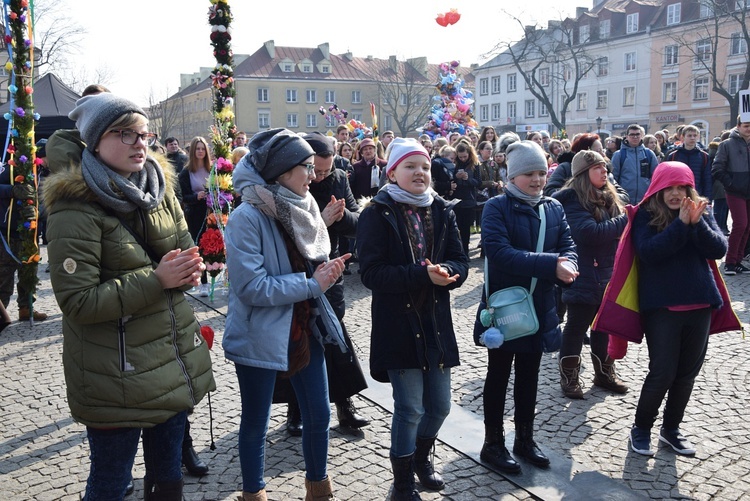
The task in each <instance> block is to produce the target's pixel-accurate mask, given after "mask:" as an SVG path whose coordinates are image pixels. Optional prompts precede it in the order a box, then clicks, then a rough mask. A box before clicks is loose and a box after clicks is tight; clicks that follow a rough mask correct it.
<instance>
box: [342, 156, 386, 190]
mask: <svg viewBox="0 0 750 501" xmlns="http://www.w3.org/2000/svg"><path fill="white" fill-rule="evenodd" d="M374 163H377V164H378V179H380V173H381V172H382V171H383V168H384V167H385V166H386V165H388V162H386V161H385V160H381V159H379V158H377V157H375V160H374V162H372V163H367V162H366V161H365V160H364V159H362V160H360V161H359V162H356V163H354V164H352V173H351V176H350V178H349V184H350V186H351V188H352V193H354V198H355V199H356V200H359V199H360V198H363V197H373V196H375V194H376V193H377V192H378V188H373V187H372V186H371V183H372V167H373V164H374Z"/></svg>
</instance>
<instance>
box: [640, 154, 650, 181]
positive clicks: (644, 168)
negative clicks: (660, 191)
mask: <svg viewBox="0 0 750 501" xmlns="http://www.w3.org/2000/svg"><path fill="white" fill-rule="evenodd" d="M641 177H645V178H648V179H650V178H651V162H649V161H648V158H644V159H643V160H641Z"/></svg>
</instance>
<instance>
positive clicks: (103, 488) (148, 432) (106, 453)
mask: <svg viewBox="0 0 750 501" xmlns="http://www.w3.org/2000/svg"><path fill="white" fill-rule="evenodd" d="M186 420H187V412H185V411H183V412H178V413H177V414H175V415H174V416H172V417H171V418H169V419H168V420H167V421H165V422H163V423H161V424H158V425H156V426H154V427H153V428H143V430H142V431H143V461H144V463H145V465H146V479H148V480H149V481H152V482H154V483H156V484H159V483H171V482H179V481H180V480H181V479H182V438H183V435H184V433H185V421H186ZM86 431H87V433H88V440H89V447H90V449H91V456H90V458H91V469H90V471H89V478H88V481H87V482H86V496H84V498H83V499H84V501H110V500H112V501H120V500H122V499H123V498H124V497H125V489H126V488H127V485H128V482H129V481H130V479H131V475H132V470H133V462H134V461H135V454H136V452H137V451H138V440H139V439H140V437H141V428H114V429H106V430H103V429H99V428H91V427H86Z"/></svg>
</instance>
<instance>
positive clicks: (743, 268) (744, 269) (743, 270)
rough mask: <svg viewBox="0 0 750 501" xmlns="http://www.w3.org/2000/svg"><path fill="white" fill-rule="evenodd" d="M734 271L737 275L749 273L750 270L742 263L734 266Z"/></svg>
mask: <svg viewBox="0 0 750 501" xmlns="http://www.w3.org/2000/svg"><path fill="white" fill-rule="evenodd" d="M734 269H735V271H737V273H750V268H748V267H746V266H745V265H744V264H742V263H737V264H735V265H734Z"/></svg>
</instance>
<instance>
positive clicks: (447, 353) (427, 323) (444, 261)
mask: <svg viewBox="0 0 750 501" xmlns="http://www.w3.org/2000/svg"><path fill="white" fill-rule="evenodd" d="M454 204H455V202H446V201H445V200H444V199H442V198H440V197H436V198H435V201H434V202H433V204H432V207H431V210H432V218H433V224H434V239H433V248H432V249H433V251H432V258H431V259H430V261H431V262H432V263H433V264H440V265H441V266H443V267H445V268H447V270H448V273H449V274H450V275H455V274H458V276H459V277H458V280H457V281H456V282H455V283H453V284H451V285H449V286H446V287H439V286H436V285H434V284H433V283H432V281H430V278H429V276H428V274H427V267H426V266H423V265H421V264H418V263H415V262H414V258H413V256H412V251H411V244H410V239H409V235H408V233H407V230H406V224H405V221H404V218H403V216H402V214H401V210H400V209H399V208H398V207H397V204H396V203H395V202H394V201H393V199H392V198H391V197H390V196H389V195H388V194H387V192H384V191H381V192H380V193H378V195H377V196H376V197H375V198H374V199H373V200H372V201H371V203H370V205H368V206H367V208H365V210H364V211H363V212H362V214H361V215H360V218H359V227H358V228H357V252H358V255H359V266H360V270H361V273H362V283H363V284H364V285H365V287H367V288H368V289H370V290H372V330H371V334H370V372H371V374H372V377H373V378H374V379H375V380H377V381H381V382H387V381H388V373H387V371H388V370H390V369H416V368H421V369H422V370H423V371H428V370H437V369H440V368H443V367H455V366H457V365H459V357H458V345H457V343H456V335H455V332H454V330H453V319H452V317H451V308H450V291H451V290H452V289H455V288H456V287H459V286H460V285H461V284H463V282H464V281H465V280H466V277H467V276H468V269H469V262H468V258H467V257H466V255H465V254H464V251H463V246H462V245H461V240H460V238H459V236H458V228H457V226H456V217H455V215H454V214H453V211H452V210H451V208H452V206H453V205H454ZM427 336H432V339H434V340H435V341H434V342H436V343H437V345H438V348H439V350H440V352H441V357H440V364H439V367H430V365H429V363H428V362H427V356H426V355H427V342H428V341H427Z"/></svg>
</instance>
